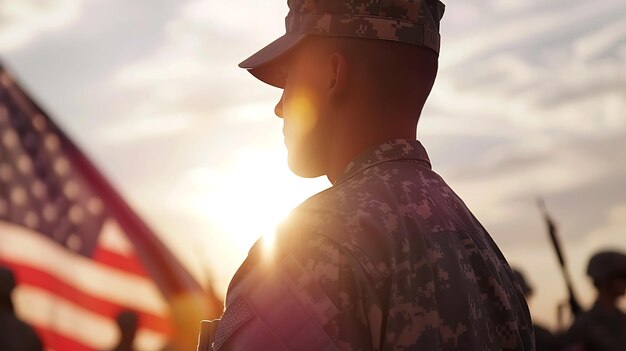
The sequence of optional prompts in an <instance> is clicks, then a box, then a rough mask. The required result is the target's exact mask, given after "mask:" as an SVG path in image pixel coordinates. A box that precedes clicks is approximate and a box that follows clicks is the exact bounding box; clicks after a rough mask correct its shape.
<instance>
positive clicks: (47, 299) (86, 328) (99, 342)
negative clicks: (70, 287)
mask: <svg viewBox="0 0 626 351" xmlns="http://www.w3.org/2000/svg"><path fill="white" fill-rule="evenodd" d="M14 298H15V301H16V306H22V307H26V306H28V308H23V309H18V310H17V312H18V313H19V315H20V316H21V317H22V318H24V319H26V320H28V321H30V323H32V324H34V325H36V326H38V327H39V328H41V329H42V330H46V331H51V332H53V333H56V334H60V335H62V336H64V337H66V338H71V339H74V340H76V342H79V343H82V344H84V345H86V346H88V347H91V348H95V349H106V348H108V347H110V346H111V343H115V340H117V339H118V331H117V326H116V325H115V322H114V321H113V320H112V319H111V318H107V317H103V316H100V315H98V314H94V313H91V312H89V311H87V310H85V309H83V308H81V306H80V305H78V304H76V303H73V302H70V301H67V300H64V299H61V298H58V297H57V296H54V295H52V294H50V293H49V291H47V290H43V289H39V288H36V287H32V286H24V285H20V286H18V287H17V288H16V290H15V294H14ZM51 317H53V318H51ZM42 336H44V337H46V334H42ZM165 340H166V337H165V335H163V334H161V333H157V332H154V331H151V330H149V329H146V328H140V329H139V330H138V332H137V337H136V339H135V345H136V346H137V348H138V349H141V350H154V349H158V348H160V347H162V345H163V344H164V342H165ZM45 341H46V340H45V339H44V342H45ZM49 344H50V345H51V346H53V347H54V348H57V347H56V340H54V343H49ZM70 350H71V349H70Z"/></svg>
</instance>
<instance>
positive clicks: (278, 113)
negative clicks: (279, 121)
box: [274, 91, 285, 118]
mask: <svg viewBox="0 0 626 351" xmlns="http://www.w3.org/2000/svg"><path fill="white" fill-rule="evenodd" d="M284 96H285V92H284V91H283V93H282V94H281V95H280V100H278V103H277V104H276V107H274V113H275V114H276V116H278V117H280V118H283V97H284Z"/></svg>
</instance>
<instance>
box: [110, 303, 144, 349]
mask: <svg viewBox="0 0 626 351" xmlns="http://www.w3.org/2000/svg"><path fill="white" fill-rule="evenodd" d="M116 320H117V326H118V327H119V329H120V341H119V343H118V344H117V346H116V347H115V348H113V350H112V351H133V350H135V348H134V347H133V343H134V341H135V336H136V335H137V329H138V327H139V317H138V316H137V314H136V313H134V312H131V311H124V312H121V313H120V314H118V315H117V319H116Z"/></svg>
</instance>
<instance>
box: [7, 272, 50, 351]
mask: <svg viewBox="0 0 626 351" xmlns="http://www.w3.org/2000/svg"><path fill="white" fill-rule="evenodd" d="M15 285H16V283H15V275H13V272H12V271H11V270H10V269H8V268H6V267H0V350H2V351H41V350H43V346H42V345H41V340H39V337H38V336H37V334H36V333H35V330H33V328H31V327H30V326H29V325H28V324H26V323H24V322H23V321H21V320H20V319H19V318H17V316H16V315H15V311H14V310H13V301H12V300H11V292H12V291H13V289H14V288H15Z"/></svg>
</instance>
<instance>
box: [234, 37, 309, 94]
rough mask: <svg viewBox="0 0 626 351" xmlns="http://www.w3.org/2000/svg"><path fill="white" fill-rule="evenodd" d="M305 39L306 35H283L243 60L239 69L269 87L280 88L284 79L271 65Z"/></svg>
mask: <svg viewBox="0 0 626 351" xmlns="http://www.w3.org/2000/svg"><path fill="white" fill-rule="evenodd" d="M305 37H306V34H285V35H283V36H282V37H280V38H278V39H276V40H274V41H273V42H271V43H269V44H268V45H267V46H266V47H264V48H263V49H261V50H259V51H257V52H256V53H255V54H254V55H252V56H250V57H248V58H247V59H245V60H244V61H243V62H241V63H240V64H239V67H241V68H245V69H247V70H248V71H249V72H250V73H252V75H253V76H255V77H256V78H258V79H259V80H261V81H263V82H265V83H267V84H269V85H273V86H275V87H279V88H282V87H283V86H284V84H285V78H284V77H283V75H282V73H281V72H280V71H279V70H278V69H277V67H275V65H272V63H275V62H276V61H278V59H279V58H281V57H283V56H284V55H285V54H286V53H287V52H289V51H290V50H291V49H293V48H294V47H295V46H296V45H297V44H298V43H299V42H300V41H302V39H304V38H305Z"/></svg>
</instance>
